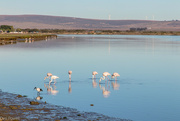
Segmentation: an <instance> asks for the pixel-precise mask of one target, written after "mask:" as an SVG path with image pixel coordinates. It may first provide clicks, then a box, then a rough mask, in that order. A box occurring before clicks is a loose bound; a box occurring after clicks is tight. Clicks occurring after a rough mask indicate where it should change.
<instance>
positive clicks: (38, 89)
mask: <svg viewBox="0 0 180 121" xmlns="http://www.w3.org/2000/svg"><path fill="white" fill-rule="evenodd" d="M34 90H36V91H37V93H38V94H39V93H40V92H41V91H43V90H42V89H41V88H38V87H34Z"/></svg>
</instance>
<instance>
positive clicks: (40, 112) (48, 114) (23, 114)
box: [0, 91, 131, 121]
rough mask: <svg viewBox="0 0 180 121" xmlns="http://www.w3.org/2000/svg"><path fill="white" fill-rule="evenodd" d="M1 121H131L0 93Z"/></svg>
mask: <svg viewBox="0 0 180 121" xmlns="http://www.w3.org/2000/svg"><path fill="white" fill-rule="evenodd" d="M30 102H31V103H32V104H30ZM33 103H34V104H33ZM1 120H8V121H9V120H14V121H20V120H21V121H22V120H47V121H48V120H54V121H60V120H61V121H62V120H65V121H68V120H70V121H79V120H81V121H84V120H85V121H97V120H100V121H105V120H108V121H131V120H128V119H120V118H114V117H109V116H105V115H102V114H98V113H94V112H80V111H78V110H76V109H73V108H68V107H63V106H56V105H51V104H48V103H46V102H42V101H38V102H37V101H36V100H34V99H30V98H27V97H25V96H21V95H18V94H12V93H7V92H2V91H0V121H1Z"/></svg>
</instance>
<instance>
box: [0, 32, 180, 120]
mask: <svg viewBox="0 0 180 121" xmlns="http://www.w3.org/2000/svg"><path fill="white" fill-rule="evenodd" d="M179 63H180V37H179V36H130V35H113V36H109V35H59V37H58V39H56V40H48V41H45V40H44V41H38V42H34V43H17V44H14V45H5V46H0V72H1V74H0V82H1V84H0V88H1V89H2V90H3V91H8V92H11V93H18V94H22V95H27V96H28V97H30V98H36V96H37V93H36V91H34V90H33V89H34V87H41V88H42V89H43V90H44V91H43V92H42V93H41V95H40V96H41V97H43V99H42V101H46V102H48V103H51V104H56V105H62V106H66V107H72V108H77V109H78V110H80V111H92V112H98V113H102V114H105V115H108V116H113V117H120V118H125V119H132V120H135V121H152V120H153V121H162V120H163V121H178V120H179V119H180V115H179V112H180V103H179V102H180V96H179V94H180V88H179V87H180V64H179ZM68 70H72V72H73V73H72V80H71V82H69V78H68ZM92 71H97V72H98V73H99V74H98V75H97V79H96V80H92V75H91V73H92ZM106 71H107V72H109V73H111V74H112V73H113V72H118V73H119V74H120V75H121V76H120V77H118V79H117V81H114V80H113V79H110V81H107V82H106V81H105V80H103V81H102V83H100V84H99V78H100V77H101V76H102V73H103V72H106ZM48 72H51V73H52V74H53V75H57V76H59V77H60V78H59V79H57V83H56V84H55V85H53V83H52V84H51V85H50V86H49V85H48V82H49V81H48V79H47V80H46V81H44V77H45V76H46V74H47V73H48ZM109 78H110V76H109ZM114 84H116V86H117V87H113V86H114ZM47 88H49V90H50V89H51V90H52V92H50V91H49V90H47ZM102 88H105V89H106V91H108V92H109V95H103V90H102ZM104 93H105V92H104ZM90 104H94V106H90Z"/></svg>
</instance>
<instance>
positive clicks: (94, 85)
mask: <svg viewBox="0 0 180 121" xmlns="http://www.w3.org/2000/svg"><path fill="white" fill-rule="evenodd" d="M92 86H93V88H96V87H97V82H96V79H95V78H92Z"/></svg>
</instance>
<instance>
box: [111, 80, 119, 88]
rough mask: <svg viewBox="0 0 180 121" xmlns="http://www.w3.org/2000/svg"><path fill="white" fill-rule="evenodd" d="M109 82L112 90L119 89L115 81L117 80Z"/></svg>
mask: <svg viewBox="0 0 180 121" xmlns="http://www.w3.org/2000/svg"><path fill="white" fill-rule="evenodd" d="M111 84H112V87H113V89H114V90H119V87H120V84H118V83H117V80H115V82H112V83H111Z"/></svg>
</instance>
